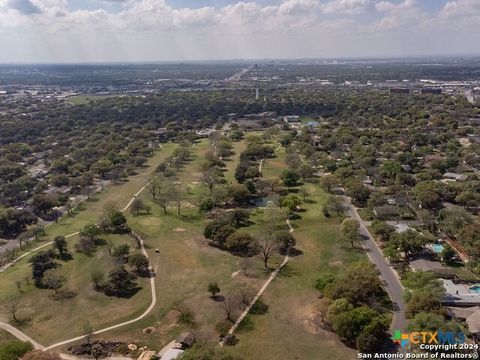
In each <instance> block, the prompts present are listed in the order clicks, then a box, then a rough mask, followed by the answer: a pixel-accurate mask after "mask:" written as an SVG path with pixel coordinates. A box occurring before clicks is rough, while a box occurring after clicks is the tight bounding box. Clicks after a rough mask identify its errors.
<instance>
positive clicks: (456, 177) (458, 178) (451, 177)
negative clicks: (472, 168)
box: [443, 172, 468, 181]
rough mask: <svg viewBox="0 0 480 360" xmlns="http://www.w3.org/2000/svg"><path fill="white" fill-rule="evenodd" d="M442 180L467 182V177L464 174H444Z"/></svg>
mask: <svg viewBox="0 0 480 360" xmlns="http://www.w3.org/2000/svg"><path fill="white" fill-rule="evenodd" d="M443 178H444V179H447V180H454V181H465V180H467V178H468V176H467V175H464V174H457V173H452V172H446V173H445V174H443Z"/></svg>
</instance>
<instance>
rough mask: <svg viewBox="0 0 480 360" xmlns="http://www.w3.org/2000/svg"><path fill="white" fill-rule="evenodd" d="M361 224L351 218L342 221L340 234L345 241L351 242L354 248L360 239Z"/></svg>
mask: <svg viewBox="0 0 480 360" xmlns="http://www.w3.org/2000/svg"><path fill="white" fill-rule="evenodd" d="M359 231H360V223H359V222H358V221H357V220H355V219H351V218H347V219H345V220H343V221H342V225H341V226H340V233H341V234H342V237H343V239H344V240H345V241H348V242H350V244H351V246H352V248H353V246H354V243H355V241H357V240H358V239H359V237H360V234H359Z"/></svg>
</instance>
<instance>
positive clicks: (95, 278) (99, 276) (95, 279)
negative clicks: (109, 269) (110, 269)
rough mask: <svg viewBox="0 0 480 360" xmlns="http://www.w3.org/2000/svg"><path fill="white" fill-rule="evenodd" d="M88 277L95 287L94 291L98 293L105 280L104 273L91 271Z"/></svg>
mask: <svg viewBox="0 0 480 360" xmlns="http://www.w3.org/2000/svg"><path fill="white" fill-rule="evenodd" d="M90 277H91V279H92V283H93V285H94V286H95V290H97V291H99V290H100V288H101V286H102V284H103V282H104V280H105V273H104V272H103V271H102V270H99V269H96V270H93V271H92V273H91V275H90Z"/></svg>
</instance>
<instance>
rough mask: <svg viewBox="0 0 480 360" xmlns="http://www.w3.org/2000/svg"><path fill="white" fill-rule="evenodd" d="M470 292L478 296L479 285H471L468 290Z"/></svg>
mask: <svg viewBox="0 0 480 360" xmlns="http://www.w3.org/2000/svg"><path fill="white" fill-rule="evenodd" d="M468 289H469V290H470V291H473V292H474V293H477V294H480V285H473V286H470V287H469V288H468Z"/></svg>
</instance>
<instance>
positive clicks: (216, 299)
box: [210, 295, 225, 302]
mask: <svg viewBox="0 0 480 360" xmlns="http://www.w3.org/2000/svg"><path fill="white" fill-rule="evenodd" d="M210 299H212V300H213V301H215V302H222V301H223V300H225V296H223V295H214V296H210Z"/></svg>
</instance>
